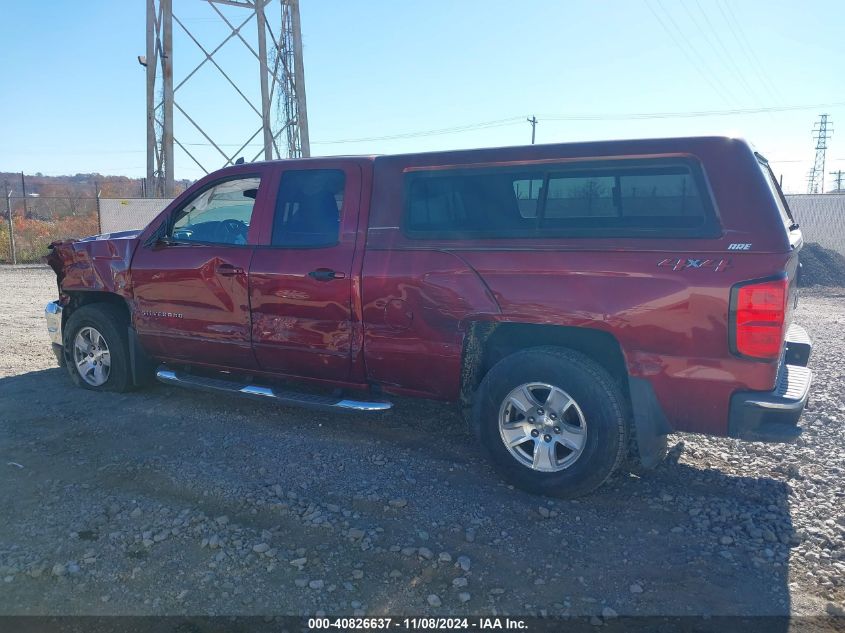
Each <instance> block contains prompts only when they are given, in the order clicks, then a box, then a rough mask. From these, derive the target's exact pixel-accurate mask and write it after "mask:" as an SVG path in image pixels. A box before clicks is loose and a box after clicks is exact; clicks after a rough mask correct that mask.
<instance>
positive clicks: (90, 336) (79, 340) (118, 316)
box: [64, 304, 132, 391]
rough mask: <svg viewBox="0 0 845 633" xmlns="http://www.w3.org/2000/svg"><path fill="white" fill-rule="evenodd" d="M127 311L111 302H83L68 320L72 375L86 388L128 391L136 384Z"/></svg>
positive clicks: (68, 358) (67, 353)
mask: <svg viewBox="0 0 845 633" xmlns="http://www.w3.org/2000/svg"><path fill="white" fill-rule="evenodd" d="M126 326H127V323H126V315H125V313H124V312H122V311H121V310H120V309H119V308H117V307H116V306H113V305H109V304H92V305H86V306H82V307H81V308H79V309H77V310H76V311H74V312H73V313H71V315H70V317H69V318H68V320H67V323H66V324H65V328H64V330H65V336H64V356H65V365H66V366H67V370H68V373H69V374H70V377H71V379H72V380H73V382H74V383H76V384H77V385H78V386H80V387H83V388H84V389H92V390H95V391H127V390H128V389H129V388H130V387H131V384H132V381H131V376H130V366H129V345H128V342H127V335H126Z"/></svg>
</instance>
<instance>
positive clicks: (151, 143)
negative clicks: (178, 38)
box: [138, 0, 311, 197]
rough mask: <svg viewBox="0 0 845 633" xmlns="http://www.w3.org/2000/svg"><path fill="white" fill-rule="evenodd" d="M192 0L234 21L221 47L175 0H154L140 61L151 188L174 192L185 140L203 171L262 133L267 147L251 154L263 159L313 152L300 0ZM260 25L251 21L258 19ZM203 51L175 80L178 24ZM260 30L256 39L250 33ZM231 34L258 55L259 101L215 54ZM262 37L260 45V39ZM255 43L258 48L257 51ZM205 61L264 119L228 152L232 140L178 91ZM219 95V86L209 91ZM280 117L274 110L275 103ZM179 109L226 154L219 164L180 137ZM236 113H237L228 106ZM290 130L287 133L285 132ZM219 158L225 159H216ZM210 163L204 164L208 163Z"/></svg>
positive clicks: (229, 159)
mask: <svg viewBox="0 0 845 633" xmlns="http://www.w3.org/2000/svg"><path fill="white" fill-rule="evenodd" d="M180 1H181V2H184V3H186V4H187V2H189V1H192V2H194V3H196V4H198V3H200V2H202V3H207V4H208V5H209V6H210V7H211V8H212V9H213V10H214V12H215V14H216V16H217V17H218V18H219V20H220V22H221V23H222V24H224V25H225V26H226V27H228V33H229V34H228V36H227V37H226V38H225V39H224V40H223V41H222V42H220V43H219V44H218V45H217V46H216V47H214V48H209V47H206V46H204V45H203V44H202V43H201V42H200V40H199V39H198V38H197V37H196V36H195V34H194V33H192V32H191V30H190V29H189V28H188V27H187V26H186V25H185V21H183V20H180V19H179V17H178V16H176V15H174V13H173V0H147V55H146V57H139V58H138V61H139V62H140V63H141V64H142V65H143V66H145V67H146V70H147V195H148V196H162V197H172V196H173V195H174V190H173V184H174V167H175V165H174V156H173V152H174V145H176V146H178V147H179V148H180V149H181V150H182V151H183V152H184V153H185V154H186V155H187V156H188V157H189V158H190V159H191V160H193V162H194V163H196V164H197V165H198V166H199V168H200V169H202V171H204V172H205V173H209V171H211V170H213V169H216V168H217V167H219V166H223V167H225V166H226V165H232V164H234V163H235V161H236V160H237V158H238V157H239V156H240V154H241V152H243V151H244V150H245V149H246V148H247V147H248V146H250V144H252V142H253V141H254V140H255V139H256V138H257V137H258V136H259V135H260V136H261V150H260V151H259V152H258V153H257V154H256V155H255V156H254V157H253V158H252V160H256V159H257V158H259V157H261V156H262V155H263V158H264V160H272V159H273V158H282V157H283V156H287V157H290V158H296V157H308V156H310V154H311V147H310V142H309V137H308V115H307V110H306V103H305V70H304V67H303V62H302V32H301V27H300V19H299V0H180ZM183 6H185V5H183ZM221 6H228V7H239V8H241V9H244V10H246V12H245V14H244V16H245V17H243V19H240V18H241V17H242V16H240V15H239V16H238V19H236V20H234V21H233V20H231V19H230V17H231V15H229V16H227V14H226V13H225V12H224V11H223V10H221ZM253 21H254V22H255V23H254V24H250V23H251V22H253ZM174 22H175V23H176V25H177V26H178V27H179V29H180V30H181V32H184V34H185V35H186V36H187V38H188V39H190V40H191V41H192V42H193V43H194V44H195V45H196V46H197V47H198V48H199V50H200V51H201V53H202V55H201V57H202V60H201V61H200V62H199V64H197V65H196V66H195V67H194V68H193V69H191V70H190V71H189V72H187V73H186V74H184V75H183V76H182V78H181V79H180V81H179V82H178V83H177V84H176V85H175V86H174V83H173V68H174V50H173V23H174ZM250 29H255V38H254V39H253V38H250V37H248V36H245V33H248V32H249V30H250ZM229 41H233V42H234V43H235V44H237V43H240V45H242V46H243V47H245V49H246V50H247V51H248V52H249V53H251V54H252V56H254V57H255V60H256V64H255V66H254V69H252V72H249V71H247V72H248V74H249V79H250V80H251V81H252V82H254V81H255V79H257V80H258V87H259V89H260V102H259V103H256V99H255V98H250V97H249V96H248V93H250V92H254V91H251V90H247V91H246V92H245V91H244V90H243V89H242V88H241V87H240V86H239V85H238V82H236V81H235V78H233V77H232V76H230V74H229V73H227V72H226V71H225V70H224V69H223V67H222V66H221V65H220V63H218V61H217V60H215V58H214V56H215V54H217V53H218V52H219V51H220V49H221V48H222V47H223V46H224V45H225V44H227V43H228V42H229ZM253 44H255V46H253ZM256 48H257V49H258V50H256ZM205 66H211V67H213V68H215V69H216V70H217V71H219V76H220V77H221V78H222V79H223V80H224V81H225V83H228V84H229V85H230V86H231V87H232V88H233V89H234V90H235V91H236V92H237V94H238V95H240V97H242V98H243V101H244V102H245V105H246V106H247V107H248V109H250V110H252V111H253V113H254V114H255V115H256V116H257V118H258V124H259V125H258V129H257V130H256V131H255V132H254V133H253V134H252V136H250V137H249V138H247V139H245V140H244V142H243V144H242V145H240V146H239V148H238V149H237V150H236V151H234V152H231V153H229V151H227V150H224V149H223V147H224V146H226V144H225V143H222V142H220V141H219V140H216V139H215V138H214V136H213V135H212V134H211V133H209V132H208V131H206V130H205V129H203V127H202V126H200V124H199V123H198V122H197V120H196V118H197V117H195V116H192V113H191V112H189V109H190V108H189V107H182V106H181V105H180V104H179V103H178V102H177V100H176V96H177V93H178V92H179V90H180V89H181V88H182V87H183V86H184V85H185V84H186V83H187V82H188V81H189V80H190V79H191V78H192V77H194V76H195V75H196V73H197V71H199V70H200V69H202V68H203V67H205ZM237 79H240V80H241V81H243V76H241V75H238V77H237ZM206 94H208V95H209V97H210V98H213V95H214V94H215V92H214V91H213V90H209V89H207V90H206ZM274 103H275V104H276V116H273V104H274ZM174 109H175V110H176V111H178V113H179V114H180V115H181V117H182V118H184V120H185V121H186V122H187V123H188V125H189V127H193V128H194V129H195V130H196V131H197V132H199V134H200V135H201V136H202V137H203V138H204V139H205V143H203V144H204V145H208V146H210V147H212V148H214V150H216V153H217V154H219V163H220V164H213V165H212V164H210V161H209V159H207V158H205V159H204V160H203V161H201V160H200V159H199V158H198V157H197V156H196V153H197V152H196V151H193V152H192V151H191V150H189V149H188V146H189V145H190V144H188V143H183V142H180V140H179V138H177V135H176V132H175V131H174V119H173V116H174ZM219 114H220V116H223V115H224V114H225V117H226V119H227V120H228V119H230V118H231V117H232V115H233V113H231V112H229V111H225V112H223V111H221V112H220V113H219ZM283 134H284V139H282V138H281V137H282V135H283ZM214 161H215V163H218V159H217V158H215V159H214ZM204 163H205V164H204Z"/></svg>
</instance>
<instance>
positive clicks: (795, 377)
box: [728, 325, 813, 442]
mask: <svg viewBox="0 0 845 633" xmlns="http://www.w3.org/2000/svg"><path fill="white" fill-rule="evenodd" d="M811 351H812V342H811V341H810V337H809V336H808V335H807V332H806V330H804V328H802V327H800V326H797V325H793V326H792V327H790V328H789V331H788V332H787V340H786V352H785V354H784V364H783V365H781V368H780V372H779V373H778V381H777V385H776V386H775V389H774V390H773V391H738V392H736V393H734V394H733V396H732V397H731V406H730V417H729V419H728V435H730V436H731V437H735V438H738V439H743V440H753V441H757V442H791V441H794V440H795V439H797V438H798V436H799V435H801V427H799V426H798V419H799V418H800V417H801V413H803V411H804V406H805V405H806V404H807V398H808V397H809V395H810V384H811V383H812V380H813V373H812V372H811V371H810V370H809V369H808V368H807V367H806V365H807V362H808V361H809V359H810V352H811Z"/></svg>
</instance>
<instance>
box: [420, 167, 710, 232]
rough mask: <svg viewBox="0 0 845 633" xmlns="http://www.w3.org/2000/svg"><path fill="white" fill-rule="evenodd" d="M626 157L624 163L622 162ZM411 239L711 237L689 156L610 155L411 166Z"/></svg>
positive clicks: (698, 177)
mask: <svg viewBox="0 0 845 633" xmlns="http://www.w3.org/2000/svg"><path fill="white" fill-rule="evenodd" d="M623 163H624V164H623ZM405 191H406V213H405V230H406V232H407V233H408V234H409V236H411V237H436V238H441V239H450V238H451V239H459V238H465V237H537V238H541V237H554V236H597V237H598V236H601V237H606V236H628V235H630V236H636V235H643V234H646V235H649V236H653V237H654V236H656V237H662V236H665V237H674V236H710V235H712V234H713V231H714V227H715V219H714V214H713V212H712V206H711V204H710V201H709V199H708V198H707V197H706V191H707V189H706V187H704V186H703V184H702V176H701V174H700V171H699V168H698V167H697V166H696V165H695V164H694V163H693V162H692V161H677V160H675V161H665V160H649V161H634V160H631V161H614V162H610V161H607V162H604V163H591V164H589V165H585V164H579V165H575V166H573V164H571V163H569V164H560V165H555V164H544V165H542V166H541V167H538V168H531V169H526V168H524V167H520V168H513V167H493V168H481V169H471V168H470V169H463V168H461V169H453V168H449V169H443V170H426V171H419V172H411V173H409V174H408V175H407V180H406V189H405Z"/></svg>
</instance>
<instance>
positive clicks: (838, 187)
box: [830, 169, 845, 193]
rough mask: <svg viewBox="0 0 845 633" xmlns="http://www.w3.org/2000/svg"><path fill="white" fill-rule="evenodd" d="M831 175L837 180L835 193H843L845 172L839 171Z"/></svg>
mask: <svg viewBox="0 0 845 633" xmlns="http://www.w3.org/2000/svg"><path fill="white" fill-rule="evenodd" d="M830 175H831V176H833V177H834V178H835V179H836V189H834V191H835V192H836V193H842V183H843V182H845V171H842V170H841V169H839V170H837V171H832V172H830Z"/></svg>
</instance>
